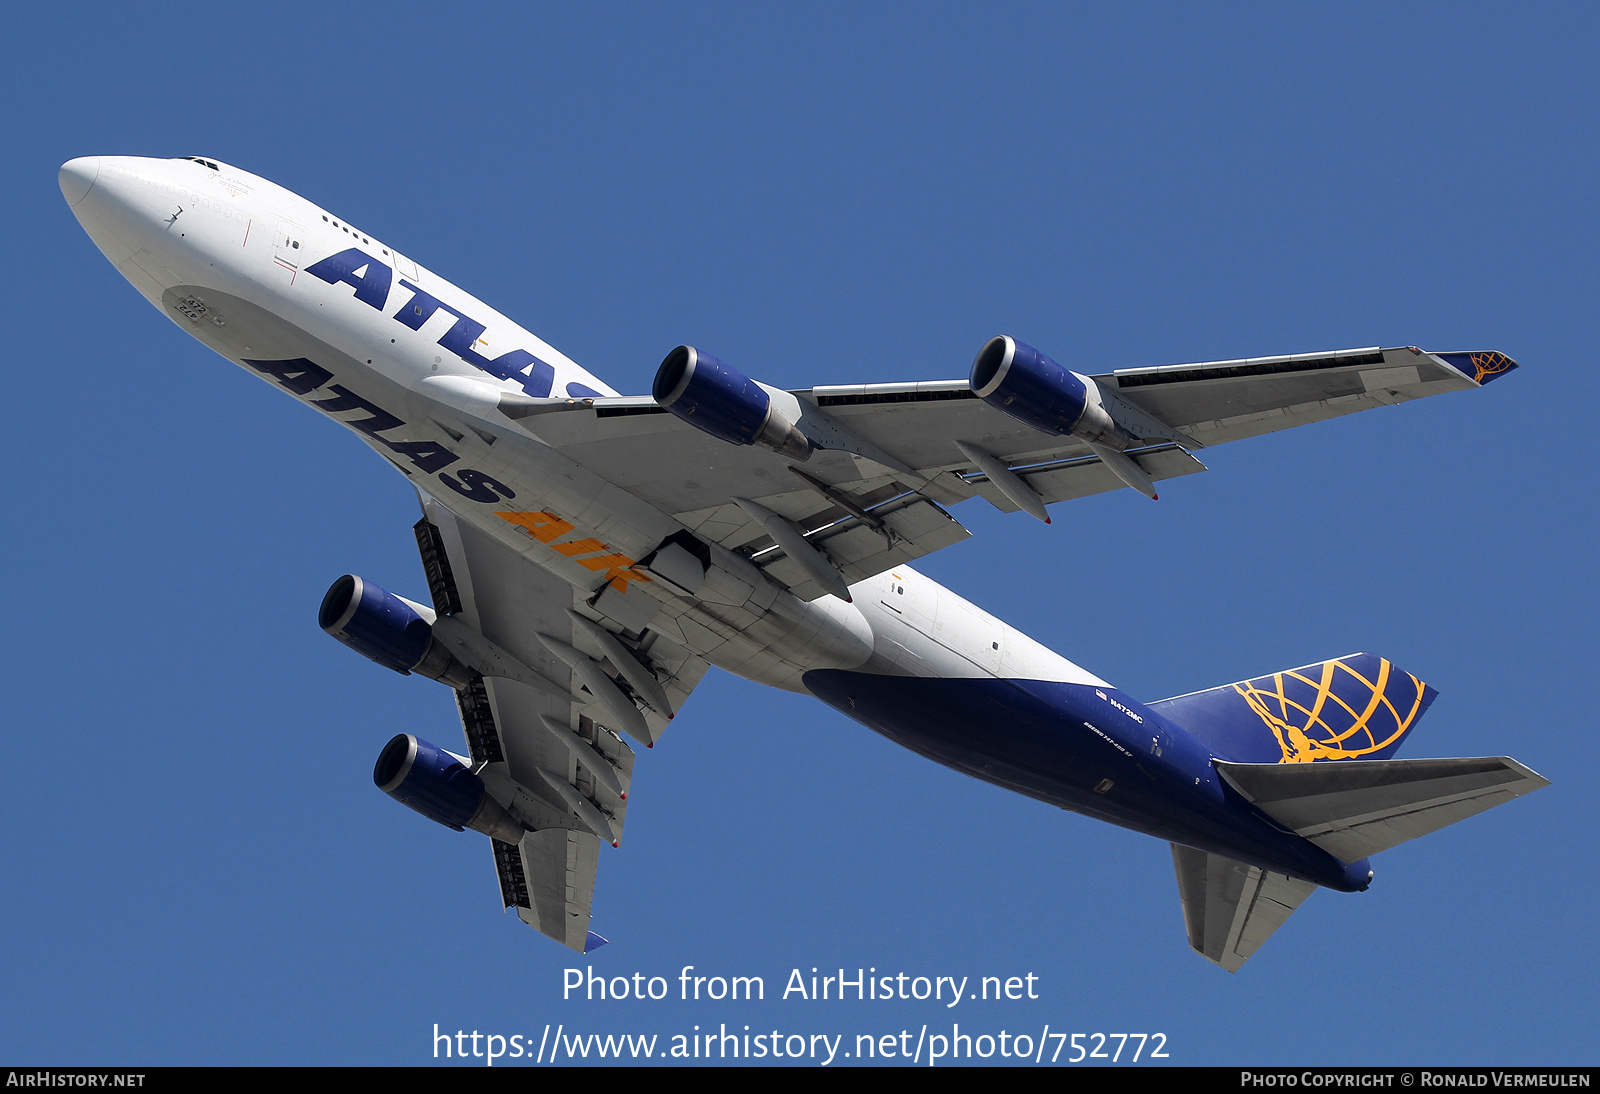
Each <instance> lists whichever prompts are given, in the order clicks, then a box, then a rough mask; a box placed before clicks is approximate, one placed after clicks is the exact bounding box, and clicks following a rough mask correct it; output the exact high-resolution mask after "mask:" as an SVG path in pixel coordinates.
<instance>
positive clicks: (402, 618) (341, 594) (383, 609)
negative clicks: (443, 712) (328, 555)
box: [317, 574, 472, 688]
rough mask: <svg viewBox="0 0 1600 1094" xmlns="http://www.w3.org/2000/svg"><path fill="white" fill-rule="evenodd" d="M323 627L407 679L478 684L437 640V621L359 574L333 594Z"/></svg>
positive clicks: (325, 604)
mask: <svg viewBox="0 0 1600 1094" xmlns="http://www.w3.org/2000/svg"><path fill="white" fill-rule="evenodd" d="M424 610H426V609H424ZM317 623H318V625H319V626H321V627H322V629H323V630H325V631H327V632H328V633H329V634H331V635H333V637H335V638H337V639H338V640H339V641H341V642H343V643H344V644H345V645H347V646H349V647H350V648H351V649H353V650H355V651H356V652H357V653H359V654H360V655H361V656H363V657H365V658H367V659H368V660H371V661H376V662H377V663H378V664H380V665H382V666H384V667H385V668H390V669H393V670H394V671H395V672H398V673H400V674H401V675H406V676H409V675H410V674H411V673H413V672H414V673H416V674H417V675H418V676H426V677H428V678H429V679H430V680H438V681H440V682H441V683H445V684H449V685H450V686H451V687H453V688H464V687H466V686H468V685H469V684H471V683H472V670H471V669H469V668H467V667H466V666H465V665H463V664H462V663H461V662H459V661H457V660H456V659H455V658H454V657H452V656H451V655H450V651H449V650H447V649H445V648H444V646H443V645H442V644H440V643H439V642H438V641H437V640H436V639H435V638H434V637H433V625H432V622H431V621H430V620H428V619H425V618H423V616H422V614H421V613H420V612H418V611H417V607H416V606H415V605H413V604H412V603H411V602H410V601H408V600H403V599H401V598H400V597H398V596H395V595H394V594H393V593H391V592H389V591H388V590H387V589H383V588H380V587H379V586H377V585H374V584H373V583H372V582H370V581H364V580H362V579H361V578H359V577H357V576H356V575H354V574H345V575H344V576H343V577H341V578H340V579H339V580H338V581H335V582H334V583H333V585H332V586H331V587H330V588H329V589H328V593H327V595H326V596H324V597H323V598H322V608H321V610H320V611H318V612H317Z"/></svg>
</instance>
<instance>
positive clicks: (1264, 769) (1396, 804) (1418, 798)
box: [1214, 756, 1550, 862]
mask: <svg viewBox="0 0 1600 1094" xmlns="http://www.w3.org/2000/svg"><path fill="white" fill-rule="evenodd" d="M1214 762H1215V763H1216V765H1217V770H1218V771H1220V772H1221V773H1222V776H1223V778H1225V779H1227V780H1228V782H1229V783H1230V784H1231V785H1232V786H1233V788H1234V789H1235V790H1237V791H1239V793H1241V794H1243V795H1244V796H1245V797H1246V798H1248V799H1249V800H1250V801H1251V802H1252V803H1254V804H1255V806H1256V807H1257V808H1258V809H1260V810H1261V811H1262V812H1263V813H1265V814H1267V816H1269V817H1271V818H1272V819H1273V820H1275V821H1277V822H1278V823H1279V824H1282V825H1284V826H1286V827H1288V828H1292V829H1293V830H1294V831H1295V832H1297V833H1298V834H1300V835H1302V836H1304V837H1305V838H1306V839H1308V840H1310V841H1311V842H1312V843H1315V844H1316V845H1317V846H1318V847H1321V848H1322V849H1323V850H1324V851H1327V852H1328V853H1329V854H1331V855H1333V856H1334V857H1335V858H1337V859H1339V860H1340V861H1341V862H1355V861H1357V860H1359V859H1363V858H1366V857H1367V856H1368V855H1375V854H1377V853H1378V852H1379V851H1387V850H1388V849H1389V848H1391V847H1396V846H1399V845H1400V844H1402V843H1405V842H1406V841H1407V840H1413V839H1416V838H1417V837H1418V836H1425V835H1427V834H1428V833H1429V832H1436V831H1438V830H1439V829H1441V828H1443V827H1444V826H1445V825H1448V824H1454V823H1455V822H1456V821H1458V820H1464V819H1466V818H1467V817H1470V816H1472V815H1473V814H1474V813H1482V812H1483V811H1484V810H1485V809H1491V808H1493V807H1494V806H1497V805H1500V804H1502V803H1503V802H1508V801H1510V800H1511V799H1512V798H1515V797H1520V796H1521V795H1523V794H1527V793H1530V792H1531V791H1534V790H1538V789H1540V788H1541V787H1545V786H1549V785H1550V780H1549V779H1546V778H1545V777H1544V776H1542V775H1539V774H1537V773H1535V772H1533V771H1530V770H1529V769H1528V768H1526V767H1524V766H1522V765H1521V764H1519V763H1518V762H1517V761H1516V760H1513V759H1511V758H1510V757H1507V756H1487V757H1470V756H1463V757H1458V758H1454V759H1444V760H1366V761H1363V762H1362V763H1358V764H1236V763H1228V762H1226V761H1223V760H1217V761H1214Z"/></svg>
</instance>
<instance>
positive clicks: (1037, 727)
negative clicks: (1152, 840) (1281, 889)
mask: <svg viewBox="0 0 1600 1094" xmlns="http://www.w3.org/2000/svg"><path fill="white" fill-rule="evenodd" d="M803 679H804V682H805V686H806V687H807V688H808V689H809V690H810V691H811V692H812V694H814V695H816V696H817V697H818V698H819V699H821V700H822V701H823V702H825V703H827V704H828V705H829V706H832V707H834V708H835V709H837V710H839V711H841V712H842V713H844V714H846V715H848V716H849V717H851V718H853V719H855V720H856V721H858V722H860V723H862V724H863V725H865V726H867V727H868V728H870V729H873V730H875V731H877V732H878V733H881V734H883V735H884V736H885V737H887V738H889V739H890V740H891V741H894V742H895V743H896V744H899V745H903V746H905V747H906V748H909V749H911V750H912V751H913V752H918V753H921V754H922V755H924V756H926V757H928V758H929V759H930V760H934V761H936V762H937V763H941V764H944V765H945V766H946V767H951V768H954V769H955V770H957V771H961V772H964V773H966V774H968V775H971V776H973V777H974V778H978V779H982V780H983V781H984V782H989V783H993V784H995V785H996V786H1002V787H1005V788H1006V789H1007V790H1015V791H1016V792H1018V793H1019V794H1026V795H1028V796H1029V797H1032V798H1038V799H1039V800H1040V801H1044V802H1049V803H1050V804H1051V805H1055V806H1059V807H1060V808H1062V809H1070V810H1073V811H1075V812H1079V813H1083V814H1085V815H1087V816H1091V817H1095V818H1097V819H1099V820H1104V821H1109V822H1110V823H1112V824H1117V825H1121V826H1122V827H1124V828H1132V829H1134V830H1135V831H1138V832H1144V833H1146V834H1148V835H1152V836H1155V837H1157V838H1159V839H1164V840H1170V841H1172V842H1173V843H1179V844H1183V845H1184V846H1186V847H1193V848H1196V849H1198V850H1201V851H1207V852H1211V853H1214V854H1218V855H1223V856H1226V857H1228V858H1232V859H1236V860H1238V861H1240V862H1247V863H1250V864H1251V865H1254V866H1260V867H1262V868H1264V869H1268V870H1272V871H1275V872H1277V873H1281V874H1287V875H1289V876H1290V877H1295V878H1300V879H1302V880H1305V881H1310V882H1314V883H1316V884H1318V885H1325V886H1327V887H1328V888H1330V889H1339V890H1342V891H1344V892H1357V891H1360V890H1362V889H1365V888H1366V887H1367V884H1368V881H1369V879H1370V874H1369V867H1368V865H1367V861H1366V860H1365V859H1362V860H1361V861H1359V862H1355V863H1350V864H1348V865H1347V864H1345V863H1342V862H1340V861H1339V860H1338V859H1336V858H1335V857H1334V856H1332V855H1330V854H1329V853H1328V852H1326V851H1324V850H1322V849H1321V848H1320V847H1318V846H1316V845H1315V844H1314V843H1312V842H1310V841H1309V840H1307V839H1305V838H1303V837H1301V836H1298V835H1296V834H1295V833H1293V832H1290V831H1288V830H1286V829H1284V828H1283V827H1281V826H1280V825H1278V824H1277V823H1275V822H1274V821H1272V820H1271V819H1270V818H1268V817H1266V816H1265V815H1264V814H1262V813H1261V812H1260V811H1259V810H1258V809H1256V808H1255V807H1254V806H1253V805H1251V804H1250V803H1249V802H1248V801H1246V800H1245V799H1244V798H1243V797H1242V796H1241V795H1240V794H1239V793H1238V791H1236V790H1234V789H1233V787H1231V786H1229V785H1228V783H1227V782H1226V780H1224V779H1223V778H1222V777H1221V776H1220V775H1219V774H1218V773H1217V769H1216V767H1215V766H1214V765H1213V764H1212V760H1213V759H1227V757H1215V756H1214V755H1213V753H1212V752H1211V750H1210V749H1209V748H1207V747H1206V746H1205V745H1204V744H1203V743H1201V742H1200V741H1199V740H1198V739H1197V738H1195V737H1194V736H1193V735H1192V734H1190V733H1188V732H1186V731H1185V730H1184V729H1182V728H1181V727H1179V726H1177V725H1174V724H1173V723H1171V722H1170V721H1168V720H1167V719H1165V718H1163V717H1162V716H1161V715H1159V714H1157V713H1156V712H1154V711H1152V710H1150V709H1149V708H1148V707H1145V706H1144V705H1143V704H1141V703H1139V702H1137V701H1136V700H1133V699H1130V698H1128V697H1127V696H1125V695H1123V694H1122V693H1121V692H1119V691H1117V690H1116V689H1115V688H1111V687H1095V686H1093V685H1089V684H1069V683H1062V682H1058V681H1050V680H1002V679H997V678H994V677H980V678H968V679H938V678H927V677H913V676H886V675H878V674H874V673H864V672H851V671H846V670H841V669H817V670H813V671H811V672H808V673H806V674H805V676H804V678H803Z"/></svg>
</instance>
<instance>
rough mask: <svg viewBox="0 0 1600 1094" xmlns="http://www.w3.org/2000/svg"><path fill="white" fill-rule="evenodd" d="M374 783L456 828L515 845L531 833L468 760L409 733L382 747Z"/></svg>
mask: <svg viewBox="0 0 1600 1094" xmlns="http://www.w3.org/2000/svg"><path fill="white" fill-rule="evenodd" d="M372 781H373V783H374V784H375V785H376V786H377V788H378V789H379V790H382V791H383V792H384V793H385V794H387V795H389V796H390V797H391V798H393V799H394V800H395V801H397V802H399V803H400V804H401V805H404V806H407V807H408V808H411V809H415V810H416V811H417V812H418V813H421V814H422V815H423V816H424V817H427V818H428V819H429V820H431V821H437V822H438V823H440V824H442V825H444V826H445V827H446V828H454V829H455V830H456V831H457V832H460V831H462V830H463V829H466V828H471V829H472V830H473V831H475V832H482V833H483V834H484V835H486V836H493V837H494V838H495V839H498V840H504V841H505V842H506V843H516V842H517V841H518V840H520V839H522V834H523V832H524V831H526V829H524V828H523V827H522V825H520V824H518V823H517V822H516V821H514V820H512V819H511V815H510V814H509V813H507V812H506V811H505V809H504V808H502V807H501V805H500V803H499V802H497V801H495V800H494V799H493V798H492V797H490V796H489V791H488V789H487V788H485V787H484V785H483V780H482V779H480V778H478V776H476V775H474V774H473V773H472V772H471V771H470V770H468V769H467V767H466V765H465V764H463V763H462V762H461V761H460V760H459V759H457V758H456V757H454V756H452V755H451V754H450V753H448V752H446V751H445V750H444V749H442V748H440V747H438V746H437V745H433V744H429V743H428V742H427V741H424V740H423V739H422V738H420V737H416V736H413V735H412V734H410V733H402V734H400V735H399V736H397V737H395V738H394V739H393V740H391V741H390V742H389V743H388V744H386V745H384V746H383V751H382V752H380V753H378V762H377V763H376V764H374V765H373V768H372Z"/></svg>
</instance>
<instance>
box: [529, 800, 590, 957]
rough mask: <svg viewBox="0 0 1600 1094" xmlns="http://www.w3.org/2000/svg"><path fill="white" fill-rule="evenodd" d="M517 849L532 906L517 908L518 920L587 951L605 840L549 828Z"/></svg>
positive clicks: (534, 833) (571, 946)
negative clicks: (591, 914)
mask: <svg viewBox="0 0 1600 1094" xmlns="http://www.w3.org/2000/svg"><path fill="white" fill-rule="evenodd" d="M518 851H519V853H520V854H521V857H522V868H523V872H524V874H525V875H526V877H527V879H528V905H527V906H521V907H518V908H517V916H518V918H520V919H521V920H522V921H523V922H524V923H526V924H528V925H529V926H530V927H533V928H534V929H535V930H537V931H539V932H540V933H541V934H544V935H546V936H548V937H550V938H553V939H555V940H556V941H557V942H559V943H561V944H562V945H563V946H566V947H568V948H569V949H573V950H576V951H578V952H579V953H582V952H583V951H584V947H585V944H586V943H587V941H588V937H589V909H590V908H591V907H592V906H593V904H594V875H595V871H596V869H597V868H598V867H599V864H600V837H598V836H596V835H593V834H592V833H589V832H575V831H572V830H570V829H561V828H550V829H546V830H544V831H542V832H529V833H528V834H527V835H525V836H523V837H522V843H521V844H520V845H519V847H518Z"/></svg>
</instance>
